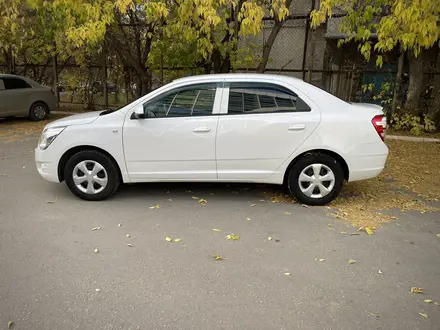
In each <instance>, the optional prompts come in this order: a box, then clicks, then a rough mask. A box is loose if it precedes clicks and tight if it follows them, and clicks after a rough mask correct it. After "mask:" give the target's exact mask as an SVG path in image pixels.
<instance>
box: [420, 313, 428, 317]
mask: <svg viewBox="0 0 440 330" xmlns="http://www.w3.org/2000/svg"><path fill="white" fill-rule="evenodd" d="M419 315H421V316H423V317H424V318H428V314H426V313H419Z"/></svg>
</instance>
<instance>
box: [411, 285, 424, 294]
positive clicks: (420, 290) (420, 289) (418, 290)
mask: <svg viewBox="0 0 440 330" xmlns="http://www.w3.org/2000/svg"><path fill="white" fill-rule="evenodd" d="M411 293H425V292H423V289H422V288H417V287H415V286H413V287H412V288H411Z"/></svg>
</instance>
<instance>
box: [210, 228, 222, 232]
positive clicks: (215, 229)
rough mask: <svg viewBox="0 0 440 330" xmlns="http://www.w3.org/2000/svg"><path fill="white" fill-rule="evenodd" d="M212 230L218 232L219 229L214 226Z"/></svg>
mask: <svg viewBox="0 0 440 330" xmlns="http://www.w3.org/2000/svg"><path fill="white" fill-rule="evenodd" d="M212 231H216V232H220V231H221V230H220V229H217V228H214V229H213V230H212Z"/></svg>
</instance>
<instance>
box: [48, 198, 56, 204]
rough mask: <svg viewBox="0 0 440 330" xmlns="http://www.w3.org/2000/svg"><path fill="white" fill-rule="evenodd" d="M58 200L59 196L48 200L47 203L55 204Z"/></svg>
mask: <svg viewBox="0 0 440 330" xmlns="http://www.w3.org/2000/svg"><path fill="white" fill-rule="evenodd" d="M56 201H57V198H55V199H54V200H52V201H46V203H48V204H53V203H55V202H56Z"/></svg>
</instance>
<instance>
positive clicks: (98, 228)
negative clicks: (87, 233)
mask: <svg viewBox="0 0 440 330" xmlns="http://www.w3.org/2000/svg"><path fill="white" fill-rule="evenodd" d="M100 229H101V227H93V228H92V230H100Z"/></svg>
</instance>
